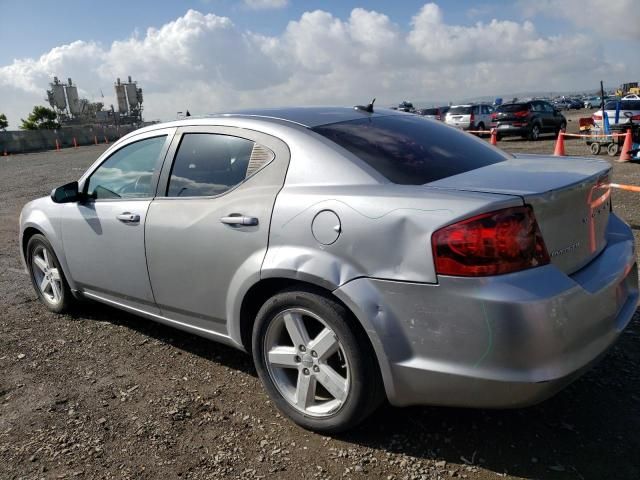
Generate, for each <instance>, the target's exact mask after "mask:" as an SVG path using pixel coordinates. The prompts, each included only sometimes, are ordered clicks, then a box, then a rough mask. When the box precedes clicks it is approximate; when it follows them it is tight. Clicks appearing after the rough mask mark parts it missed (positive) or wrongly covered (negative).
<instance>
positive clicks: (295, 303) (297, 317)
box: [252, 289, 383, 434]
mask: <svg viewBox="0 0 640 480" xmlns="http://www.w3.org/2000/svg"><path fill="white" fill-rule="evenodd" d="M352 321H353V319H352V317H351V315H350V313H349V312H348V311H347V310H346V308H345V307H343V306H342V305H341V304H339V303H338V302H336V301H335V300H333V299H332V298H330V297H328V296H325V295H324V294H323V293H320V292H318V291H314V290H312V289H309V290H301V289H296V290H285V291H283V292H281V293H278V294H276V295H274V296H273V297H271V298H270V299H269V300H267V302H265V304H264V305H263V306H262V308H260V311H259V312H258V315H257V317H256V322H255V325H254V328H253V337H252V347H253V361H254V363H255V366H256V370H257V371H258V376H259V377H260V380H261V381H262V384H263V385H264V387H265V389H266V390H267V393H268V395H269V397H270V398H271V400H273V402H274V404H275V405H276V407H278V409H279V410H280V411H281V412H282V413H283V414H284V415H286V416H287V417H289V418H290V419H291V420H293V421H294V422H295V423H297V424H298V425H300V426H301V427H303V428H306V429H309V430H313V431H316V432H322V433H325V434H327V433H338V432H341V431H344V430H347V429H349V428H352V427H354V426H355V425H357V424H358V423H360V422H361V421H362V420H364V419H365V418H366V417H367V416H368V415H369V414H370V413H371V412H373V410H375V408H377V407H378V405H379V404H380V402H381V401H382V399H383V390H382V382H381V380H380V375H379V371H378V366H377V363H376V360H375V354H374V352H373V349H372V348H371V346H370V345H369V343H368V342H367V341H366V339H363V338H362V335H361V334H362V333H363V332H359V331H358V329H356V328H355V327H354V326H352V325H351V323H352ZM320 339H322V341H321V340H320Z"/></svg>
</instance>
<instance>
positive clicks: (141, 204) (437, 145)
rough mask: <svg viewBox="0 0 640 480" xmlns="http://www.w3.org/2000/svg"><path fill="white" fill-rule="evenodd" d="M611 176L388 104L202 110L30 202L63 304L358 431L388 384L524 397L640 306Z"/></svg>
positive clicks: (35, 270)
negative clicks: (119, 320)
mask: <svg viewBox="0 0 640 480" xmlns="http://www.w3.org/2000/svg"><path fill="white" fill-rule="evenodd" d="M609 170H610V166H609V164H608V163H606V162H603V161H599V160H590V159H570V160H567V159H565V158H553V157H542V156H532V155H521V156H512V155H509V154H506V153H504V152H502V151H500V150H497V149H495V148H494V147H492V146H490V145H488V144H487V143H486V142H483V141H481V140H479V139H477V138H475V137H473V136H471V135H467V134H465V133H463V132H460V131H458V130H456V129H453V128H449V127H447V126H445V125H443V124H441V123H439V122H434V121H431V120H427V119H424V118H421V117H419V116H416V115H411V114H406V113H402V112H395V111H392V110H380V111H376V112H373V108H372V106H371V105H369V106H368V107H356V108H293V109H272V110H262V111H251V112H243V113H237V114H228V115H216V116H211V117H208V118H200V119H195V118H188V119H185V120H182V121H178V122H171V123H165V124H157V125H152V126H149V127H146V128H143V129H140V130H137V131H135V132H132V133H130V134H129V135H127V136H126V137H123V138H122V139H121V140H119V141H118V142H116V143H115V144H113V145H112V146H111V147H109V149H108V150H107V151H105V152H104V153H103V154H102V155H101V156H100V157H99V158H98V159H97V160H96V162H95V163H94V165H93V166H91V167H90V168H89V169H88V170H87V172H86V173H85V174H84V175H82V177H80V179H79V180H78V181H77V182H71V183H69V184H67V185H64V186H62V187H59V188H57V189H55V190H54V191H53V192H52V194H51V196H47V197H44V198H40V199H37V200H34V201H32V202H30V203H28V204H27V205H26V206H25V207H24V209H23V211H22V214H21V217H20V245H21V253H22V255H23V260H24V262H25V264H26V266H27V268H28V269H29V272H30V274H31V279H32V282H33V285H34V288H35V290H36V292H37V294H38V296H39V297H40V299H41V300H42V302H43V303H44V305H45V306H47V307H48V308H49V309H50V310H52V311H54V312H63V311H65V310H67V309H68V308H69V307H70V306H71V305H72V303H73V302H74V300H75V299H76V298H88V299H93V300H97V301H99V302H104V303H106V304H108V305H112V306H114V307H117V308H121V309H123V310H126V311H129V312H132V313H135V314H138V315H141V316H144V317H146V318H148V319H150V320H154V321H157V322H160V323H164V324H167V325H170V326H174V327H176V328H180V329H183V330H186V331H188V332H192V333H194V334H196V335H201V336H204V337H206V338H209V339H212V340H215V341H219V342H222V343H225V344H228V345H231V346H233V347H236V348H239V349H242V350H245V351H248V352H251V354H252V355H253V360H254V362H255V366H256V369H257V371H258V374H259V376H260V379H261V380H262V382H263V384H264V387H265V389H266V391H267V393H268V394H269V396H270V397H271V398H272V399H273V401H274V403H275V405H277V407H278V408H279V409H280V410H281V411H282V412H284V414H285V415H287V416H288V417H289V418H291V419H292V420H293V421H295V422H297V423H298V424H300V425H302V426H303V427H305V428H309V429H313V430H316V431H321V432H337V431H340V430H344V429H347V428H350V427H352V426H354V425H356V424H357V423H358V422H360V421H361V420H363V419H364V418H365V417H366V416H367V415H368V414H369V413H371V412H372V411H373V410H374V409H375V408H376V407H377V406H378V405H379V404H380V402H381V401H382V400H383V399H385V398H386V399H388V400H389V402H390V403H391V404H393V405H397V406H404V405H415V404H421V405H422V404H432V405H450V406H462V407H497V408H502V407H517V406H523V405H528V404H531V403H535V402H539V401H541V400H543V399H545V398H547V397H549V396H550V395H552V394H554V393H555V392H557V391H558V390H560V389H561V388H563V387H564V386H565V385H567V384H568V383H569V382H571V381H572V380H574V379H575V378H577V377H578V376H579V375H580V374H581V373H582V372H584V371H585V370H586V369H587V368H589V367H590V366H591V365H592V364H593V363H594V362H595V361H596V360H597V359H598V358H599V357H601V355H602V354H603V353H604V352H606V351H607V349H608V348H609V347H610V346H611V345H612V344H613V343H614V342H615V340H616V339H617V338H618V336H619V335H620V333H621V332H622V331H623V329H624V328H625V327H626V326H627V324H628V323H629V321H630V319H631V317H632V315H633V313H634V312H635V309H636V305H637V303H638V278H637V268H636V260H635V259H636V256H635V252H634V244H633V236H632V234H631V230H630V228H629V227H628V226H627V225H626V224H625V223H624V222H623V221H622V220H620V219H619V218H618V217H617V216H616V215H615V214H614V213H612V211H611V200H610V190H609V186H608V183H609V178H608V175H609ZM211 348H215V345H213V344H212V346H211Z"/></svg>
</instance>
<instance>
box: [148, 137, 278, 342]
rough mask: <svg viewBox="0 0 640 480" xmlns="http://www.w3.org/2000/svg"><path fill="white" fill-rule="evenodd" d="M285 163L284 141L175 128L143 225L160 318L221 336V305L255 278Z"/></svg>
mask: <svg viewBox="0 0 640 480" xmlns="http://www.w3.org/2000/svg"><path fill="white" fill-rule="evenodd" d="M169 159H170V160H169ZM288 163H289V150H288V148H287V146H286V144H284V143H283V142H282V141H281V140H278V139H276V138H274V137H272V136H269V135H265V134H262V133H259V132H256V131H252V130H251V131H250V130H244V129H239V128H230V127H185V128H182V129H179V132H178V134H177V135H176V138H175V139H174V142H173V144H172V147H171V149H170V151H169V156H168V159H167V161H166V162H165V166H164V167H163V171H162V174H161V180H160V185H161V188H162V189H163V191H162V195H160V194H159V195H158V196H157V197H156V198H155V199H154V200H153V202H152V203H151V206H150V208H149V213H148V215H147V223H146V227H145V230H146V254H147V265H148V269H149V276H150V279H151V285H152V288H153V293H154V297H155V299H156V302H157V304H158V306H159V308H160V310H161V313H162V315H163V316H164V317H165V318H167V319H169V320H172V321H174V322H180V323H186V324H187V325H189V326H191V327H195V328H199V329H203V330H206V331H208V332H214V333H218V334H221V335H226V334H227V333H228V332H227V328H226V324H225V320H226V318H227V306H228V305H229V302H232V301H233V299H234V298H236V296H237V295H238V294H239V292H241V291H242V290H243V288H248V287H247V286H248V285H250V284H252V283H254V282H256V281H257V280H258V279H259V276H260V268H261V266H262V261H263V259H264V256H265V253H266V250H267V243H268V239H269V225H270V220H271V212H272V209H273V205H274V202H275V198H276V195H277V194H278V192H279V191H280V189H281V188H282V185H283V183H284V178H285V174H286V170H287V166H288Z"/></svg>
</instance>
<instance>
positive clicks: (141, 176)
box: [87, 135, 167, 200]
mask: <svg viewBox="0 0 640 480" xmlns="http://www.w3.org/2000/svg"><path fill="white" fill-rule="evenodd" d="M166 139H167V136H166V135H162V136H159V137H153V138H147V139H144V140H140V141H137V142H134V143H130V144H129V145H126V146H125V147H123V148H121V149H120V150H118V151H117V152H116V153H114V154H113V155H111V156H110V157H109V158H108V159H107V160H106V161H105V162H104V163H103V164H102V165H100V166H99V167H98V168H97V170H96V171H95V172H93V174H92V175H91V177H90V178H89V183H88V186H87V194H88V196H89V198H93V199H96V200H100V199H118V198H122V199H131V198H149V197H152V196H153V192H152V185H151V179H152V177H153V172H154V170H155V168H156V165H157V163H158V161H159V159H160V152H161V151H162V147H163V146H164V143H165V141H166Z"/></svg>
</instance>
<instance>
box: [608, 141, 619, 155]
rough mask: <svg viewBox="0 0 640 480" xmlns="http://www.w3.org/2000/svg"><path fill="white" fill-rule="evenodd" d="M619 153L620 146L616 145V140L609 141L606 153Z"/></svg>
mask: <svg viewBox="0 0 640 480" xmlns="http://www.w3.org/2000/svg"><path fill="white" fill-rule="evenodd" d="M619 154H620V146H619V145H618V142H611V143H610V144H609V145H607V155H609V156H610V157H615V156H616V155H619Z"/></svg>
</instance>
